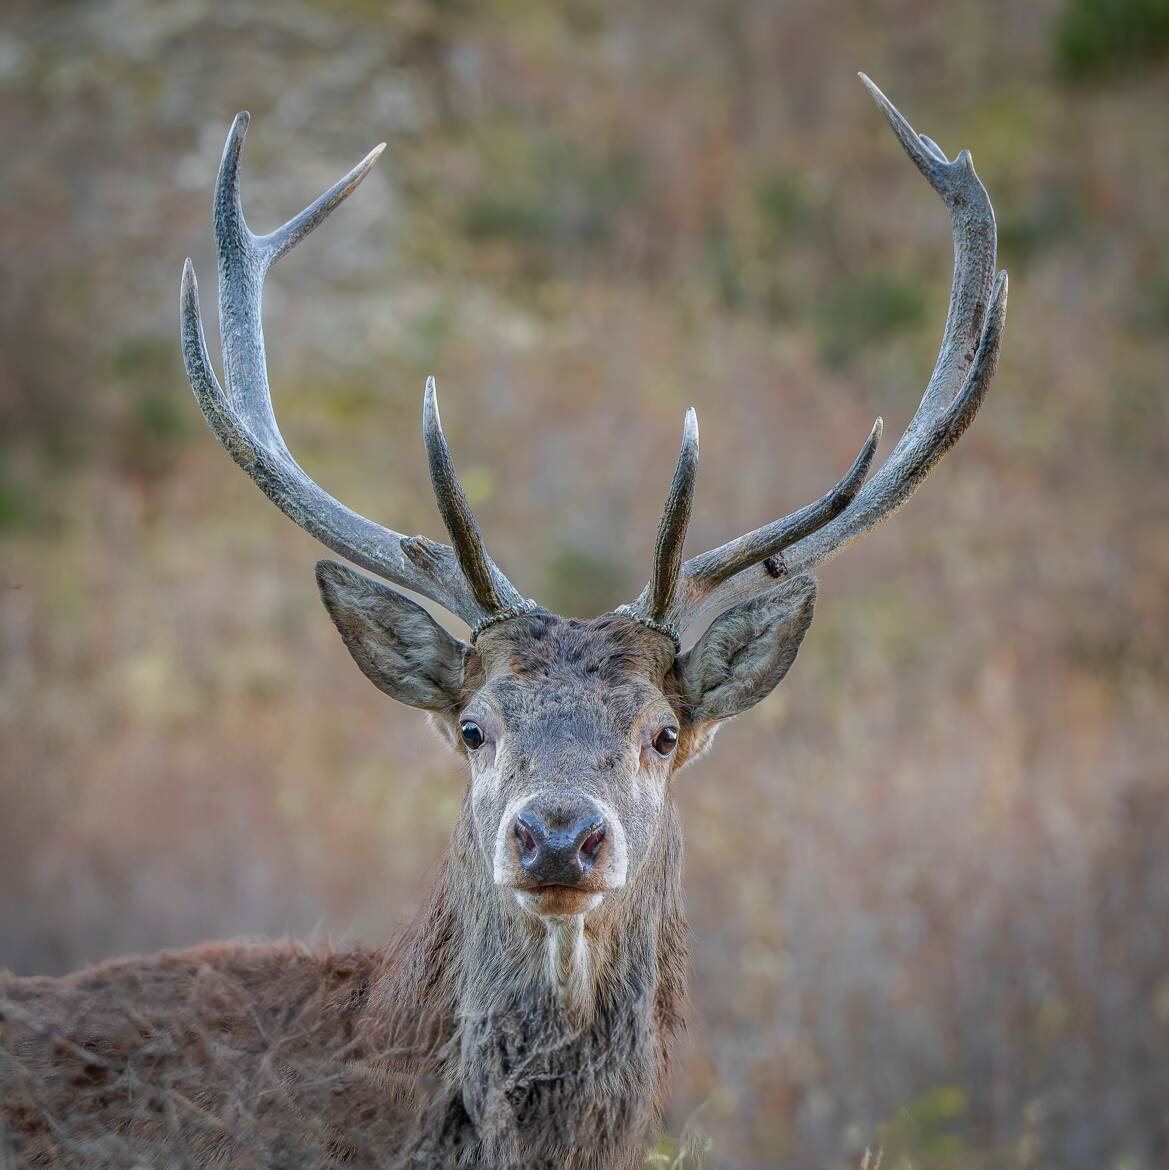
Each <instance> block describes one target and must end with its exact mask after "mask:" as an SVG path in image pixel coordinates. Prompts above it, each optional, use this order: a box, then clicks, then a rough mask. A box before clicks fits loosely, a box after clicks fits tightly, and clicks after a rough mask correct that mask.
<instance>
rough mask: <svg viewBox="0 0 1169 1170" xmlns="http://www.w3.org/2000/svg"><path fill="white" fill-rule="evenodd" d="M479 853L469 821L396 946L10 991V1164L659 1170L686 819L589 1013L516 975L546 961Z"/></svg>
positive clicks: (207, 963) (615, 926) (16, 984)
mask: <svg viewBox="0 0 1169 1170" xmlns="http://www.w3.org/2000/svg"><path fill="white" fill-rule="evenodd" d="M471 853H473V850H471V849H470V848H469V843H468V826H467V825H466V822H465V817H464V818H462V819H461V820H460V824H459V827H458V829H457V830H456V833H455V836H454V840H453V841H452V844H451V849H450V852H449V855H448V858H447V861H446V864H445V866H444V869H443V872H442V874H441V876H440V878H439V881H438V883H437V885H436V888H435V890H434V893H433V895H432V897H431V899H430V903H429V905H428V907H427V908H426V910H425V911H424V912H423V913H422V914H421V915H420V917H419V918H418V920H417V921H416V922H415V923H414V925H413V926H412V927H411V928H410V930H409V931H408V932H407V934H406V935H405V936H404V937H403V938H402V939H400V940H399V941H398V943H397V945H396V946H395V947H394V948H393V949H391V950H387V951H380V952H379V951H365V950H356V951H347V952H343V953H323V954H321V953H313V952H311V951H309V950H308V949H306V948H303V947H299V946H296V945H295V944H287V943H286V944H272V943H248V944H239V943H232V944H212V945H207V946H201V947H195V948H192V949H190V950H185V951H177V952H170V953H164V954H161V955H157V956H153V957H150V958H145V959H142V958H133V959H124V960H118V961H115V962H111V963H105V964H103V965H101V966H99V967H96V968H93V969H91V970H89V971H84V972H81V973H80V974H77V975H73V976H69V977H67V978H64V979H15V978H12V977H8V978H3V977H0V1095H2V1096H0V1100H2V1105H0V1118H2V1119H3V1122H4V1125H5V1127H6V1132H5V1131H0V1151H5V1149H7V1151H8V1155H9V1158H10V1159H13V1161H14V1164H15V1165H17V1166H25V1165H27V1166H54V1167H101V1168H103V1170H104V1168H105V1167H110V1168H112V1167H127V1168H129V1167H132V1166H136V1165H139V1164H141V1163H142V1160H143V1159H147V1160H150V1162H151V1164H155V1165H176V1166H189V1167H204V1166H224V1167H233V1168H239V1167H251V1166H255V1167H267V1166H283V1167H289V1168H292V1167H301V1166H304V1167H318V1166H345V1167H375V1166H377V1167H383V1166H402V1167H407V1166H409V1167H440V1166H442V1167H446V1166H456V1165H458V1166H475V1167H505V1166H516V1167H519V1166H525V1167H548V1168H549V1170H551V1168H553V1167H581V1168H582V1170H583V1168H586V1167H589V1168H593V1167H601V1166H613V1167H620V1168H626V1167H632V1166H636V1165H638V1164H639V1163H640V1161H641V1157H642V1151H643V1145H644V1140H645V1138H646V1136H647V1135H648V1134H650V1133H651V1132H652V1129H653V1126H654V1125H655V1124H656V1122H657V1120H658V1117H659V1114H660V1106H661V1103H662V1100H663V1096H664V1090H665V1087H666V1074H667V1066H668V1057H669V1042H670V1037H671V1036H672V1034H673V1033H674V1032H675V1031H676V1029H677V1028H678V1026H679V1024H680V1022H681V1013H682V1001H683V996H684V983H685V927H684V924H683V920H682V915H681V907H680V904H679V898H678V888H677V885H678V883H677V877H678V867H679V864H680V837H679V834H678V830H677V824H676V822H674V820H673V818H672V817H671V825H670V827H669V832H668V833H667V834H666V835H665V836H664V838H663V841H662V853H663V856H662V857H661V858H660V861H661V863H662V864H661V866H660V868H659V867H656V866H655V872H656V874H657V877H656V880H654V881H653V882H652V883H650V885H649V888H647V890H646V891H645V893H646V901H645V902H644V903H641V904H639V905H635V904H634V903H633V902H631V901H630V902H627V903H626V904H625V906H626V913H625V914H624V915H622V916H621V917H620V918H618V919H615V920H614V921H613V922H611V923H610V924H609V925H608V928H607V929H606V930H605V931H604V933H603V935H599V936H598V937H596V938H595V939H593V940H592V943H593V946H594V947H596V948H597V949H598V951H600V952H603V953H604V955H605V956H606V961H604V962H602V963H601V964H599V969H600V971H601V972H602V973H601V974H600V975H599V977H598V980H597V987H596V998H595V1001H594V1003H593V1005H592V1007H591V1009H590V1010H588V1011H586V1012H583V1013H581V1012H579V1011H574V1010H567V1009H566V1008H565V1007H564V1005H562V1004H561V1003H560V1002H559V1001H558V999H557V997H556V995H555V993H554V991H553V989H551V988H549V987H547V986H541V985H540V984H539V983H538V982H534V981H525V980H523V979H521V978H517V976H519V975H520V973H521V972H524V971H526V970H528V969H529V968H531V967H538V965H539V962H540V957H539V955H538V954H535V955H533V954H531V953H525V951H524V950H523V948H521V949H520V951H519V953H512V954H510V955H505V954H503V953H501V952H500V950H499V949H498V942H499V941H500V940H499V936H500V935H503V936H504V937H505V938H506V937H508V931H507V929H506V927H505V926H504V924H503V923H501V922H500V921H499V916H498V915H497V914H493V913H492V903H493V901H497V900H498V899H497V897H496V896H495V895H494V892H493V891H491V890H489V889H488V888H487V886H486V883H483V882H482V881H478V882H476V881H474V880H472V881H470V882H468V880H467V879H468V874H467V872H466V865H467V861H468V856H469V854H471ZM509 941H511V942H513V943H514V942H515V941H516V940H515V939H514V938H510V940H509ZM160 1155H164V1156H165V1158H166V1159H167V1160H166V1161H162V1162H157V1161H154V1159H157V1158H158V1157H159V1156H160ZM0 1164H2V1163H0Z"/></svg>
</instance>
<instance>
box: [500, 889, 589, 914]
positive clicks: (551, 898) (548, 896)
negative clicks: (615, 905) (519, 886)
mask: <svg viewBox="0 0 1169 1170" xmlns="http://www.w3.org/2000/svg"><path fill="white" fill-rule="evenodd" d="M513 892H514V893H515V896H516V901H517V902H519V904H520V905H521V906H522V907H523V908H524V909H525V910H527V911H528V913H529V914H535V915H537V916H538V917H540V918H568V917H571V916H572V915H575V914H587V913H588V912H589V911H590V910H595V909H596V908H597V907H598V906H599V905H600V904H601V903H602V902H603V901H604V900H605V895H604V894H602V893H598V892H597V891H595V890H579V889H576V888H575V887H573V886H533V887H532V888H531V889H526V890H514V891H513Z"/></svg>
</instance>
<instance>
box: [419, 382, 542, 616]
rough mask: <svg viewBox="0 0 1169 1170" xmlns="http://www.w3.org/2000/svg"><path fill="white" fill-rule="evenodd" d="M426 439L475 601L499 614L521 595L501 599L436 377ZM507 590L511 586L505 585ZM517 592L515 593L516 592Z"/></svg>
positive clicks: (428, 396)
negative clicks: (449, 436) (451, 443)
mask: <svg viewBox="0 0 1169 1170" xmlns="http://www.w3.org/2000/svg"><path fill="white" fill-rule="evenodd" d="M422 438H423V442H425V444H426V458H427V460H428V462H429V464H430V482H431V484H432V485H433V486H434V498H435V500H436V501H437V502H438V511H439V515H441V516H442V522H443V524H444V525H445V526H446V530H447V534H448V535H449V536H450V538H451V544H452V545H453V547H454V550H455V556H456V557H457V558H458V561H459V568H461V569H462V571H463V576H464V577H465V578H466V579H467V582H468V584H469V585H470V586H471V590H472V592H473V593H474V594H475V599H476V600H477V601H478V602H479V604H480V605H481V606H483V608H484V609H485V610H487V611H488V613H492V614H497V613H499V612H501V611H503V610H505V609H507V608H508V607H509V606H511V605H514V604H515V603H516V602H517V601H522V600H523V599H522V598H520V596H519V594H518V593H516V594H515V596H514V597H509V598H508V599H507V601H504V600H503V599H502V597H501V596H500V590H499V588H498V587H497V584H496V581H495V578H494V576H493V575H492V572H491V562H490V561H489V560H488V559H487V551H486V549H485V548H484V545H483V533H482V532H481V531H480V529H479V522H478V521H477V520H476V519H475V513H474V512H472V511H471V505H470V503H468V501H467V495H466V493H465V492H464V491H463V485H462V484H461V483H459V477H458V475H457V474H456V473H455V464H454V461H453V460H452V459H451V453H450V448H449V447H447V442H446V436H445V435H444V434H443V433H442V419H441V418H440V417H439V413H438V389H437V387H436V386H435V384H434V378H433V377H429V378H427V379H426V391H425V393H424V395H423V398H422ZM502 584H504V585H505V587H508V588H510V586H509V585H508V584H507V583H506V582H503V583H502ZM512 592H513V593H515V590H514V589H512Z"/></svg>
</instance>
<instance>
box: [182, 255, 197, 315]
mask: <svg viewBox="0 0 1169 1170" xmlns="http://www.w3.org/2000/svg"><path fill="white" fill-rule="evenodd" d="M180 287H181V289H182V301H183V304H184V305H185V306H190V307H193V308H194V310H195V312H196V313H198V311H199V282H198V281H197V280H196V279H195V265H194V264H192V263H191V257H190V256H188V257H187V258H186V260H184V261H183V280H182V284H181V286H180Z"/></svg>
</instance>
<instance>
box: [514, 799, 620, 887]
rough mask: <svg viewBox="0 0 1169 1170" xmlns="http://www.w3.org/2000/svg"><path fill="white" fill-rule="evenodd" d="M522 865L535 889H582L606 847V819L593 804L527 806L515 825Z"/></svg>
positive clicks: (531, 804) (587, 801)
mask: <svg viewBox="0 0 1169 1170" xmlns="http://www.w3.org/2000/svg"><path fill="white" fill-rule="evenodd" d="M512 834H513V836H514V837H515V842H516V850H517V852H518V854H519V861H520V865H521V866H522V867H523V870H524V873H525V875H526V876H527V879H528V881H529V882H531V884H532V885H533V886H578V885H580V884H581V882H582V881H583V880H584V878H585V875H586V874H588V872H589V871H590V870H591V869H592V868H593V866H594V865H595V864H596V863H597V859H598V857H599V856H600V854H601V851H602V850H603V849H604V846H605V818H604V817H603V816H602V815H601V810H600V809H599V808H598V807H597V806H596V805H595V804H594V803H593V802H592V801H591V800H582V801H580V802H579V803H577V802H574V803H573V804H572V806H570V807H563V806H561V807H558V808H549V809H541V808H539V807H538V806H536V805H535V804H533V803H529V804H527V805H525V806H524V807H523V808H522V809H520V811H519V813H518V814H517V815H516V818H515V821H514V823H513V824H512Z"/></svg>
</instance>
